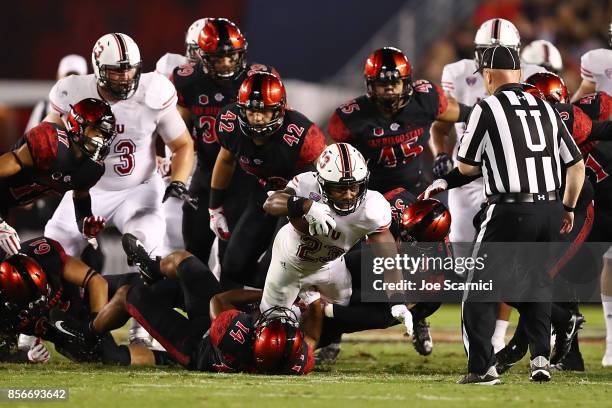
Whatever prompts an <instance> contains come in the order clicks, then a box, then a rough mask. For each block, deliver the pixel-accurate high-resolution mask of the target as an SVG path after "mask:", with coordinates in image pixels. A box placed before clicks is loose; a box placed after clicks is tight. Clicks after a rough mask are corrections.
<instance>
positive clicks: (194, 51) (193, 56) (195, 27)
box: [185, 18, 206, 62]
mask: <svg viewBox="0 0 612 408" xmlns="http://www.w3.org/2000/svg"><path fill="white" fill-rule="evenodd" d="M205 21H206V19H205V18H200V19H198V20H196V21H194V22H193V23H192V24H191V25H190V26H189V28H188V29H187V34H186V35H185V49H186V51H185V56H186V57H187V59H188V60H189V61H190V62H197V61H198V60H199V59H200V57H199V55H198V49H199V48H200V47H199V45H198V37H199V35H200V31H202V27H204V22H205Z"/></svg>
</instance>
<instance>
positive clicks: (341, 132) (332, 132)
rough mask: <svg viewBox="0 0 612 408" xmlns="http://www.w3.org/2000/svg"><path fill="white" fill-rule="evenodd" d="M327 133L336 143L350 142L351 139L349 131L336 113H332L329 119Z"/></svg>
mask: <svg viewBox="0 0 612 408" xmlns="http://www.w3.org/2000/svg"><path fill="white" fill-rule="evenodd" d="M327 133H328V134H329V136H330V137H331V138H332V139H334V141H336V142H350V141H351V139H353V135H352V134H351V131H350V130H349V129H348V128H347V127H346V125H345V124H344V122H343V121H342V119H340V116H339V115H338V112H334V113H333V114H332V116H331V118H329V124H328V125H327Z"/></svg>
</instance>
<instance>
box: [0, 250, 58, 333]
mask: <svg viewBox="0 0 612 408" xmlns="http://www.w3.org/2000/svg"><path fill="white" fill-rule="evenodd" d="M50 291H51V287H50V286H49V284H48V283H47V275H46V274H45V272H44V271H43V270H42V268H41V267H40V265H39V264H38V262H36V261H35V260H34V259H32V258H30V257H29V256H26V255H23V254H17V255H13V256H11V257H9V258H7V259H5V260H4V261H3V262H2V263H0V324H1V325H2V326H3V327H2V328H6V329H10V328H12V327H14V326H15V325H16V324H17V323H18V322H19V319H22V318H25V317H27V316H29V315H31V314H33V313H35V312H36V311H37V310H39V309H40V308H43V307H45V306H46V305H47V303H48V301H49V293H50ZM5 326H6V327H5Z"/></svg>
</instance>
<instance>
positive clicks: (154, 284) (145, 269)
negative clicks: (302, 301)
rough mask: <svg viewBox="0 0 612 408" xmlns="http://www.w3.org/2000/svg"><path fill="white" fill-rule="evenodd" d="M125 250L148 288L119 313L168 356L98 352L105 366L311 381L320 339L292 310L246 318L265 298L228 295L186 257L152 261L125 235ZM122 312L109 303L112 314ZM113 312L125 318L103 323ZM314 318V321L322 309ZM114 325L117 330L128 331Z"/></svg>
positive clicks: (135, 290)
mask: <svg viewBox="0 0 612 408" xmlns="http://www.w3.org/2000/svg"><path fill="white" fill-rule="evenodd" d="M122 243H123V247H124V250H125V251H126V254H127V255H128V259H129V260H130V261H131V262H134V263H135V264H137V265H138V266H139V268H140V271H141V274H142V277H143V278H144V279H145V280H146V281H147V282H148V285H147V286H135V287H132V288H130V289H129V290H128V291H127V292H123V300H122V305H121V307H120V308H122V309H123V310H124V311H127V312H129V314H130V315H132V316H133V317H134V318H136V319H138V320H139V322H141V323H142V325H143V326H144V327H145V328H147V329H148V330H149V331H150V332H151V333H152V334H153V336H154V337H155V338H156V340H158V341H159V342H160V343H161V344H162V345H163V346H164V347H165V349H166V350H167V351H168V352H167V353H166V352H159V351H153V350H149V349H146V348H143V347H141V346H137V345H136V346H135V345H131V346H129V348H128V347H125V346H116V345H114V344H109V343H105V344H103V345H102V346H101V348H100V349H101V352H102V354H103V359H104V360H103V361H105V362H107V363H115V364H120V365H130V364H131V365H136V364H156V365H165V364H168V363H170V362H172V361H175V362H178V363H179V364H180V365H182V366H183V367H185V368H187V369H189V370H198V371H212V372H241V371H246V372H261V373H268V374H307V373H308V372H309V371H310V370H311V368H312V365H313V353H312V350H313V348H314V346H315V345H316V342H317V341H318V336H319V334H318V333H316V332H312V331H309V330H311V324H310V323H308V322H307V321H305V322H304V325H305V326H304V327H305V331H306V332H305V333H302V331H301V330H300V329H299V328H298V326H297V321H296V319H295V315H294V314H293V312H291V311H290V310H289V309H286V310H280V309H279V310H278V312H279V313H278V314H277V315H276V316H278V315H280V316H281V319H280V320H279V319H278V317H275V316H270V315H268V314H264V315H261V316H259V317H258V316H257V314H258V313H257V309H254V310H252V311H253V312H255V313H251V312H248V311H247V312H245V311H241V310H248V309H249V306H248V305H249V304H252V303H254V302H258V301H259V300H260V299H261V291H259V290H242V289H240V290H233V291H229V292H223V293H222V292H221V288H220V285H219V282H218V281H217V279H216V278H215V276H214V275H213V273H212V272H211V271H210V269H208V267H207V266H206V265H205V264H204V263H203V262H202V261H200V260H199V259H198V258H197V257H195V256H193V255H192V254H190V253H189V252H187V251H175V252H173V253H172V254H170V255H168V256H166V257H164V258H163V259H159V258H157V259H152V258H150V257H149V254H148V252H147V251H146V250H145V249H144V247H143V246H142V244H141V243H140V242H139V241H138V240H137V239H136V237H135V236H133V235H131V234H125V235H124V236H123V239H122ZM117 305H119V303H117ZM117 305H114V306H111V304H110V303H109V305H108V306H107V308H109V307H110V308H115V307H116V306H117ZM176 307H179V308H181V309H183V310H185V312H186V313H187V316H188V318H185V317H184V316H183V315H181V314H180V313H178V312H176V311H175V310H174V308H176ZM251 309H252V308H251ZM107 312H109V314H115V315H116V316H117V317H118V318H120V317H121V313H120V312H121V311H120V310H117V309H115V310H111V311H107V310H103V311H102V312H101V313H100V315H99V316H102V315H104V314H107ZM117 312H119V313H117ZM308 312H309V313H312V314H313V315H312V316H313V317H311V319H316V315H317V313H318V315H319V316H320V314H321V310H320V304H319V303H317V304H316V305H315V307H313V308H311V309H310V310H309V311H308ZM107 320H112V319H107ZM115 320H116V322H117V325H118V326H120V325H121V324H122V323H121V321H120V319H119V320H117V318H116V319H115ZM319 320H320V317H319ZM123 322H125V320H124V321H123ZM70 328H71V330H73V331H75V332H77V331H78V330H79V329H78V323H75V322H74V321H73V322H71V327H70ZM80 330H81V331H86V330H87V329H86V328H81V329H80ZM311 333H313V334H311Z"/></svg>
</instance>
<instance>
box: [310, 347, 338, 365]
mask: <svg viewBox="0 0 612 408" xmlns="http://www.w3.org/2000/svg"><path fill="white" fill-rule="evenodd" d="M339 354H340V347H339V346H336V345H333V344H330V345H329V346H325V347H321V348H320V349H319V351H318V352H317V354H316V355H315V364H316V365H332V364H336V360H337V359H338V355H339Z"/></svg>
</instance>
